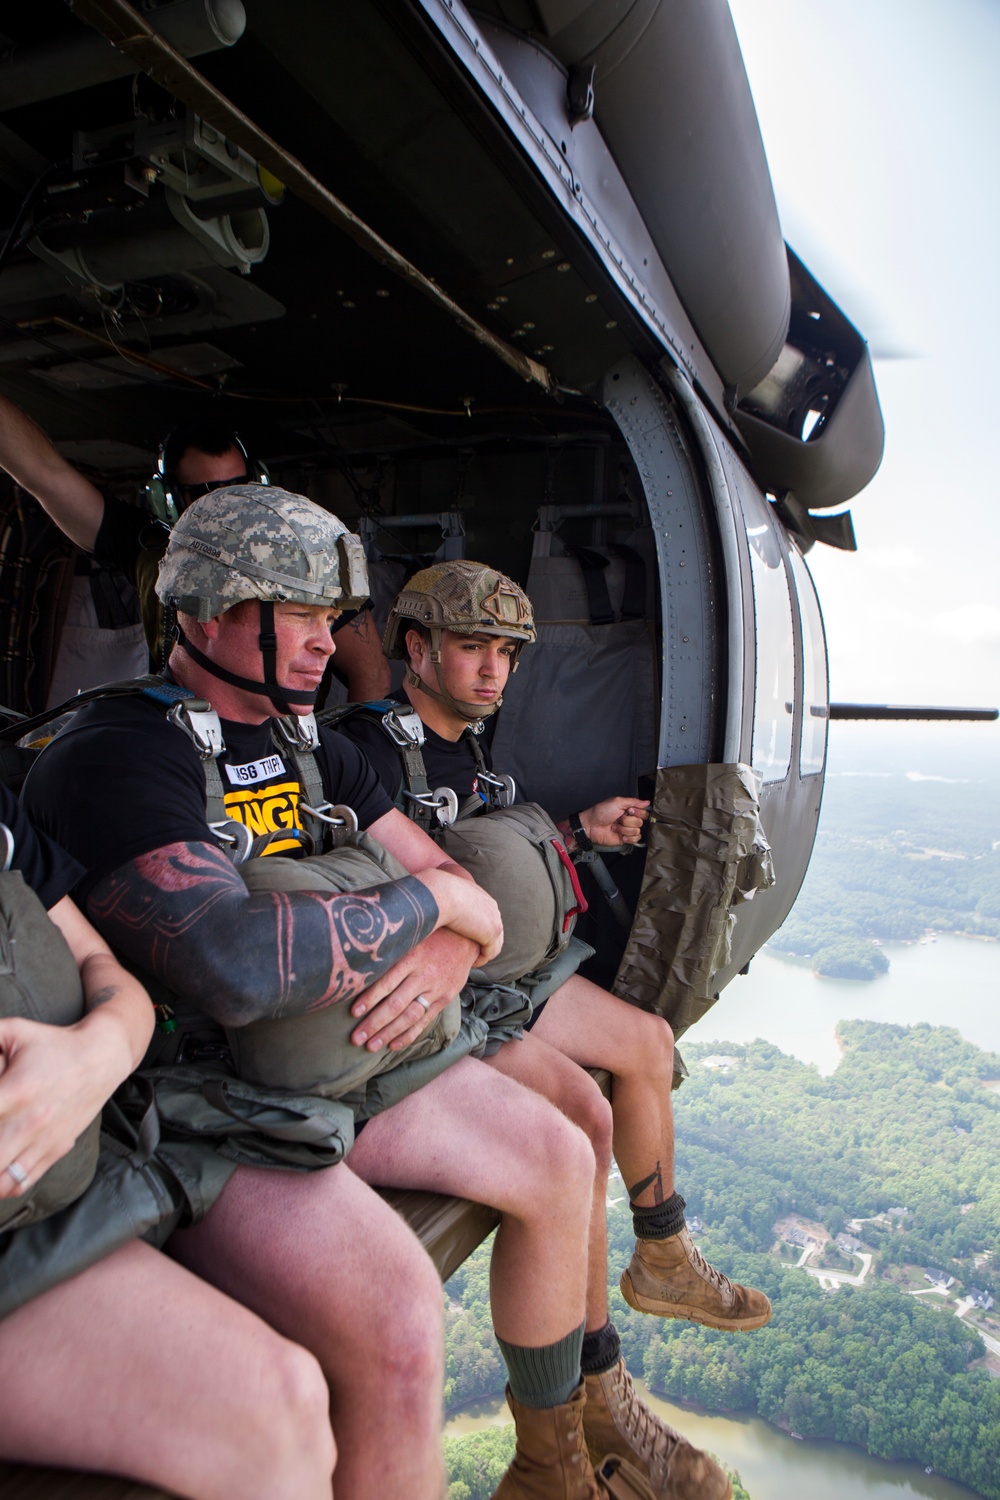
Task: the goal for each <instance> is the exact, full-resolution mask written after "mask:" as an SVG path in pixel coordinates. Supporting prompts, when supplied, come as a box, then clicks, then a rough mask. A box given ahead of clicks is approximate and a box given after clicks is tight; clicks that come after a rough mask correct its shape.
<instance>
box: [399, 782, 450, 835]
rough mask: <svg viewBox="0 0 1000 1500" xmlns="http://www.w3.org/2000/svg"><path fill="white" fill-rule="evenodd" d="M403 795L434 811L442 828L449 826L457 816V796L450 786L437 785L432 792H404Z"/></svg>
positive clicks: (410, 800)
mask: <svg viewBox="0 0 1000 1500" xmlns="http://www.w3.org/2000/svg"><path fill="white" fill-rule="evenodd" d="M403 796H404V797H405V798H406V799H407V800H408V801H409V802H418V803H419V804H420V806H421V807H426V808H428V809H429V810H430V811H431V812H433V813H435V814H436V816H437V820H438V823H439V824H440V826H441V827H442V828H450V827H451V825H452V823H454V822H455V820H456V819H457V817H458V797H457V796H456V794H455V793H454V792H453V791H452V789H451V787H450V786H439V787H438V788H437V790H436V791H434V792H404V793H403Z"/></svg>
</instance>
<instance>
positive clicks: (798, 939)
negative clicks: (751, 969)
mask: <svg viewBox="0 0 1000 1500" xmlns="http://www.w3.org/2000/svg"><path fill="white" fill-rule="evenodd" d="M995 802H996V793H995V790H994V789H993V788H990V789H989V790H986V789H984V786H983V785H982V784H981V783H973V782H970V783H968V784H960V783H949V784H941V783H937V782H927V781H917V782H911V781H908V780H907V779H906V778H905V777H903V776H889V775H886V776H884V777H873V778H871V779H866V778H863V777H837V776H832V777H831V778H830V779H829V780H828V782H827V785H826V789H825V792H824V801H823V811H822V816H821V819H820V830H819V833H818V835H817V838H816V847H815V849H814V851H813V856H812V862H811V864H810V866H809V873H808V875H807V876H806V879H805V883H804V884H803V887H802V890H801V892H800V893H799V896H798V899H797V900H796V903H795V906H794V907H793V908H792V911H791V913H790V914H789V916H788V918H787V919H786V921H785V923H784V926H783V927H782V928H781V929H780V930H779V931H778V932H777V933H775V935H774V936H773V937H772V938H771V939H770V944H769V946H770V947H772V948H777V949H779V950H780V951H782V952H784V953H789V954H796V955H799V956H800V957H803V958H809V959H810V961H811V967H812V968H813V969H815V970H816V972H817V973H819V974H825V975H828V976H830V977H833V978H841V979H875V978H877V976H878V975H879V974H883V973H885V972H886V970H887V968H888V966H889V962H888V959H887V958H886V956H885V954H884V953H882V952H881V950H880V948H879V947H878V944H879V943H885V942H913V941H915V940H916V939H917V938H919V937H920V936H921V935H922V934H923V933H924V932H926V931H927V930H928V928H933V929H935V930H936V931H939V932H957V933H966V934H970V935H972V936H974V937H985V938H1000V849H998V848H997V847H995V843H996V840H997V838H998V837H1000V810H998V809H997V808H996V807H995V805H994V804H995Z"/></svg>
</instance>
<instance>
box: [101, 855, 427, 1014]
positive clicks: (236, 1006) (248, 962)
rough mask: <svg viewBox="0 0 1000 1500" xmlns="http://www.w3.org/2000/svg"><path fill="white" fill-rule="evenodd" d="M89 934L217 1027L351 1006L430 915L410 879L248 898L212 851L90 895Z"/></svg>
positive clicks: (423, 931)
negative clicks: (343, 890)
mask: <svg viewBox="0 0 1000 1500" xmlns="http://www.w3.org/2000/svg"><path fill="white" fill-rule="evenodd" d="M88 910H89V915H90V917H91V919H92V921H93V922H94V925H95V926H96V927H97V928H98V929H99V930H100V931H101V932H102V933H103V934H104V936H105V937H106V938H107V939H108V941H109V942H111V943H114V944H115V945H116V946H117V947H118V948H119V949H121V951H122V952H123V953H125V954H127V955H128V957H129V958H130V959H131V960H132V961H133V962H135V963H138V964H140V965H141V966H142V967H143V968H144V969H145V970H146V971H147V972H148V973H150V974H152V975H153V976H154V977H155V978H156V979H159V980H161V981H162V982H163V983H164V984H167V985H168V986H169V987H170V989H171V990H173V991H174V993H175V994H176V995H177V996H178V1002H179V1003H178V1009H179V1010H181V1009H182V1007H183V1005H184V1003H185V1002H187V1003H188V1004H189V1005H190V1006H191V1007H192V1008H193V1009H197V1010H198V1011H201V1012H203V1013H206V1012H207V1013H208V1014H209V1015H211V1016H213V1017H214V1018H215V1019H216V1020H218V1021H221V1022H222V1023H223V1024H225V1025H229V1026H240V1025H245V1024H246V1023H247V1022H248V1021H252V1020H257V1019H259V1018H262V1017H265V1016H282V1015H298V1014H300V1013H301V1012H303V1011H307V1010H314V1009H318V1008H319V1007H321V1006H324V1005H335V1004H337V1003H338V1002H339V1001H344V1000H346V1001H350V1000H353V999H354V997H355V996H356V995H359V994H360V993H361V991H362V990H365V989H367V988H368V986H369V985H370V984H373V983H374V981H375V980H376V979H378V978H379V977H380V976H381V975H382V974H384V973H385V972H386V970H387V969H390V968H391V967H392V965H393V964H394V963H396V962H397V961H398V960H399V959H400V958H402V957H403V955H404V954H406V953H408V952H409V951H410V949H411V948H414V947H416V945H417V943H419V942H421V941H422V940H423V938H425V937H427V936H428V934H429V933H430V932H432V931H433V929H434V924H435V922H436V921H437V915H438V913H437V906H436V904H435V902H434V898H433V897H432V896H431V894H430V892H429V891H428V889H427V887H426V886H425V885H423V883H422V882H421V881H419V880H417V879H416V878H415V877H414V876H407V877H406V878H405V879H403V880H396V881H392V882H391V883H390V884H387V885H378V886H372V887H370V888H369V889H367V890H361V891H352V892H350V893H349V894H347V895H329V894H327V893H321V892H319V891H289V892H277V891H256V892H251V891H248V890H247V888H246V886H245V885H244V884H243V881H242V880H241V878H240V876H239V875H238V873H237V872H236V870H235V869H234V868H233V866H232V865H231V864H230V863H229V861H228V860H227V859H226V857H225V855H224V854H222V853H221V851H220V850H218V849H215V848H213V847H212V846H211V845H210V844H171V845H169V846H168V847H167V848H165V849H157V850H155V851H154V852H153V853H152V854H145V855H142V856H141V857H140V858H139V859H137V860H135V861H133V863H131V864H128V865H124V866H123V867H122V868H121V869H120V870H116V871H115V872H114V873H113V874H112V875H109V876H108V877H107V878H106V879H105V880H103V881H102V882H101V883H100V884H99V885H98V886H96V887H95V889H94V891H93V892H92V894H91V897H90V901H89V903H88Z"/></svg>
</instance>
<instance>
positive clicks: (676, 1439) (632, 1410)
mask: <svg viewBox="0 0 1000 1500" xmlns="http://www.w3.org/2000/svg"><path fill="white" fill-rule="evenodd" d="M584 1383H585V1385H586V1388H587V1405H586V1408H585V1410H584V1417H583V1430H584V1435H585V1437H586V1440H587V1448H588V1450H589V1453H590V1457H591V1459H592V1460H593V1461H594V1463H595V1464H597V1465H600V1463H601V1461H602V1459H603V1458H604V1457H605V1455H606V1454H614V1455H618V1456H619V1457H620V1458H623V1459H624V1460H626V1462H627V1463H628V1464H630V1465H631V1466H632V1468H633V1469H637V1470H638V1472H639V1473H640V1474H641V1475H642V1477H643V1478H644V1479H645V1481H646V1483H647V1484H648V1485H649V1487H650V1490H651V1491H652V1493H653V1495H654V1496H655V1497H656V1500H729V1496H730V1495H731V1494H732V1492H733V1487H732V1485H731V1484H730V1483H729V1479H728V1477H727V1476H726V1474H725V1473H724V1471H723V1470H722V1469H720V1468H719V1465H718V1464H717V1463H716V1462H715V1460H714V1459H712V1458H710V1457H709V1456H708V1454H707V1453H702V1451H701V1450H700V1449H699V1448H695V1447H693V1446H692V1445H691V1444H690V1443H689V1442H688V1440H687V1438H684V1437H681V1435H680V1433H679V1432H675V1431H674V1429H673V1428H672V1427H668V1426H667V1424H666V1422H663V1421H661V1420H660V1418H659V1417H658V1416H656V1415H655V1414H654V1413H653V1412H651V1411H650V1409H649V1407H648V1406H646V1405H645V1403H644V1402H643V1401H642V1400H640V1398H639V1396H638V1395H637V1394H636V1389H635V1386H634V1385H633V1384H632V1377H631V1375H630V1374H629V1372H628V1371H627V1370H626V1368H625V1361H624V1359H620V1360H619V1361H618V1363H617V1364H616V1365H612V1367H611V1369H610V1370H605V1371H604V1373H603V1374H601V1375H588V1376H587V1377H586V1380H585V1382H584Z"/></svg>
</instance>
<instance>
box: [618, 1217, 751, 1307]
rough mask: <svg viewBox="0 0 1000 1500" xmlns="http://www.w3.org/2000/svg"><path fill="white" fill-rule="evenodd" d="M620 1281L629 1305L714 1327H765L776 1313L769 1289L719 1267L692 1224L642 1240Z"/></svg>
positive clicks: (637, 1243)
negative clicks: (744, 1281) (704, 1253)
mask: <svg viewBox="0 0 1000 1500" xmlns="http://www.w3.org/2000/svg"><path fill="white" fill-rule="evenodd" d="M620 1285H621V1291H622V1296H623V1297H624V1298H625V1301H626V1302H627V1303H628V1305H629V1307H634V1308H635V1310H636V1312H645V1313H655V1314H656V1316H657V1317H660V1318H687V1319H689V1320H690V1321H691V1322H692V1323H705V1324H706V1325H707V1326H708V1327H709V1328H728V1329H731V1330H733V1331H735V1332H746V1331H747V1330H748V1329H750V1328H763V1326H764V1324H765V1323H766V1322H767V1320H768V1318H769V1317H770V1316H771V1304H770V1302H769V1301H768V1299H767V1297H765V1295H764V1293H763V1292H758V1291H755V1290H754V1288H753V1287H750V1286H740V1285H739V1283H738V1282H733V1281H730V1280H729V1278H728V1277H727V1276H723V1274H722V1272H721V1271H716V1270H715V1269H714V1268H713V1267H712V1266H710V1265H709V1264H708V1262H707V1261H706V1260H705V1259H704V1257H703V1256H702V1255H701V1254H700V1252H699V1251H698V1249H697V1247H696V1246H695V1245H694V1244H692V1241H691V1236H690V1235H689V1234H688V1232H687V1230H686V1229H682V1230H681V1232H680V1234H673V1235H671V1236H670V1238H669V1239H666V1240H636V1242H635V1254H634V1255H633V1256H632V1261H631V1264H630V1265H629V1268H628V1270H627V1271H624V1272H623V1273H622V1279H621V1282H620Z"/></svg>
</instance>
